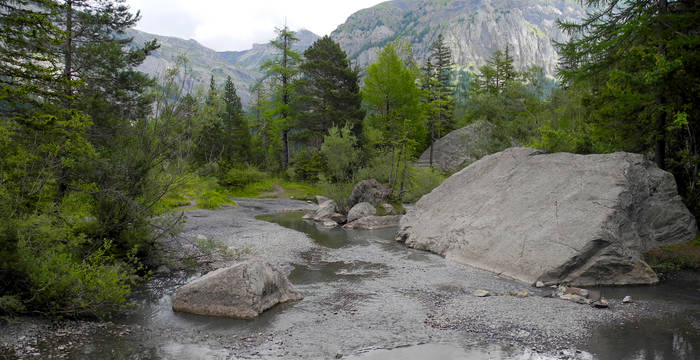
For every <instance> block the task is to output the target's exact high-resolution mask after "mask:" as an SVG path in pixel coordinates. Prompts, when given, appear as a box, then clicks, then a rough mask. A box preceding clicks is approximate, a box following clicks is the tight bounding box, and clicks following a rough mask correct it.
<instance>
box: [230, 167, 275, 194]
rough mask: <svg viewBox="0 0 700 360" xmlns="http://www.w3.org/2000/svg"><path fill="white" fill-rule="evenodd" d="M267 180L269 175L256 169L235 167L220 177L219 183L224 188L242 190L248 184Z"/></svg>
mask: <svg viewBox="0 0 700 360" xmlns="http://www.w3.org/2000/svg"><path fill="white" fill-rule="evenodd" d="M266 178H267V174H265V173H264V172H262V171H260V170H258V169H256V168H253V167H248V168H238V167H234V168H231V169H229V170H227V171H226V172H225V173H224V174H223V175H222V176H220V177H219V183H220V184H221V185H222V186H228V187H232V188H238V189H240V188H243V187H245V186H246V185H248V184H252V183H256V182H260V181H262V180H264V179H266Z"/></svg>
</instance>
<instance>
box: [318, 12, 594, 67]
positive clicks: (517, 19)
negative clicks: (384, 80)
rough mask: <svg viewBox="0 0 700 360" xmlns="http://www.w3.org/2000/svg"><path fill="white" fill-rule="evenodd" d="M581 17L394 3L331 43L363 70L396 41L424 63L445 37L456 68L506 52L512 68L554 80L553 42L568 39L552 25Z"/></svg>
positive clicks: (343, 29)
mask: <svg viewBox="0 0 700 360" xmlns="http://www.w3.org/2000/svg"><path fill="white" fill-rule="evenodd" d="M583 15H585V10H584V8H582V7H581V6H579V5H578V4H577V2H575V1H572V0H432V1H429V0H395V1H388V2H384V3H381V4H379V5H377V6H374V7H372V8H368V9H364V10H360V11H358V12H356V13H355V14H353V15H351V16H350V17H349V18H348V19H347V21H346V22H345V23H344V24H342V25H340V26H338V28H337V29H336V30H335V31H333V33H332V34H331V37H332V38H333V39H334V40H335V41H337V42H338V43H339V44H340V46H341V47H342V48H343V49H344V50H345V51H346V52H347V53H348V56H350V58H352V59H354V60H356V61H357V62H358V64H359V65H360V66H362V67H364V66H366V65H368V64H370V63H372V62H373V61H374V60H375V59H376V54H377V52H378V51H379V50H380V49H381V48H382V47H383V46H384V45H385V44H386V43H388V42H390V41H393V40H395V39H397V38H400V39H403V40H405V41H408V42H410V43H411V44H412V45H413V50H414V54H415V57H416V60H418V61H419V62H420V63H422V62H423V61H424V59H425V58H426V57H427V55H428V53H429V49H430V45H431V44H432V43H433V41H434V40H435V39H436V38H437V36H438V34H443V36H444V37H445V41H446V43H447V45H448V46H449V47H450V50H452V55H453V60H454V62H455V63H456V64H457V65H460V66H461V67H463V68H466V69H468V70H470V71H475V70H477V67H478V66H480V65H482V64H484V63H485V61H486V60H487V59H488V58H489V57H490V56H491V54H492V53H493V52H494V51H496V50H503V49H505V47H506V46H508V47H509V50H510V52H511V54H512V56H513V58H514V60H515V65H516V67H523V66H525V65H531V64H536V65H539V66H542V67H543V68H544V69H545V71H546V72H547V73H548V74H554V72H555V70H556V63H557V61H558V54H557V52H556V49H555V48H554V46H553V44H552V40H556V41H564V40H566V39H567V37H566V35H565V34H563V33H562V32H561V31H560V30H559V29H558V28H557V25H556V19H557V18H563V19H579V18H581V17H582V16H583Z"/></svg>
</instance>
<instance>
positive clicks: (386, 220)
mask: <svg viewBox="0 0 700 360" xmlns="http://www.w3.org/2000/svg"><path fill="white" fill-rule="evenodd" d="M399 221H401V215H389V216H376V215H375V216H365V217H363V218H359V219H357V220H355V221H353V222H351V223H347V224H345V225H343V228H345V229H356V230H377V229H386V228H391V227H398V226H399Z"/></svg>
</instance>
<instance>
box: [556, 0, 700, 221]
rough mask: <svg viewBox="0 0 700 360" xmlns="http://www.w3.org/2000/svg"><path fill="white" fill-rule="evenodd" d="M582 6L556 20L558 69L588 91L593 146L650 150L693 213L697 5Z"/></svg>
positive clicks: (646, 1)
mask: <svg viewBox="0 0 700 360" xmlns="http://www.w3.org/2000/svg"><path fill="white" fill-rule="evenodd" d="M584 3H585V4H586V5H592V7H591V9H592V11H591V12H590V13H589V14H588V16H587V17H586V18H585V19H582V21H581V22H560V26H561V27H562V29H563V30H565V31H567V32H568V33H569V34H570V35H571V39H570V40H569V41H568V42H566V43H561V44H557V45H558V47H559V53H560V54H561V55H562V62H561V64H560V73H559V74H560V76H561V77H562V78H563V80H564V81H565V84H566V85H573V86H585V87H586V88H587V90H588V93H589V94H590V96H589V97H588V98H587V99H586V101H587V104H586V107H587V108H588V109H590V117H589V119H588V120H587V123H589V124H590V125H591V134H592V138H593V139H595V141H596V143H595V144H594V145H595V146H596V147H598V149H597V150H601V151H606V152H609V151H619V150H623V151H632V152H640V153H651V152H653V153H654V159H655V161H656V163H657V165H658V166H659V167H660V168H662V169H667V170H669V171H671V172H672V173H673V174H674V175H675V178H676V182H677V183H678V189H679V192H680V193H681V195H682V196H683V197H684V199H685V201H686V204H687V205H688V207H689V208H691V211H693V212H694V213H695V214H697V212H698V210H699V209H700V205H698V204H700V203H699V202H698V200H699V199H700V196H699V195H698V192H699V191H698V179H700V173H699V172H698V170H697V169H698V165H699V164H700V155H699V154H700V148H699V147H698V145H697V144H698V139H697V134H698V132H699V131H700V128H699V127H700V122H698V119H700V110H699V109H698V107H697V105H696V103H697V94H698V92H700V85H698V84H700V82H699V81H698V78H700V68H698V66H697V64H698V61H699V60H700V58H699V57H698V54H700V51H698V49H699V48H700V38H699V37H698V36H697V29H698V24H700V4H698V2H697V1H695V2H693V1H666V0H662V1H657V0H635V1H626V2H624V3H620V2H618V1H612V0H605V1H599V0H595V1H594V0H588V1H585V2H584ZM678 114H687V117H686V116H685V115H681V116H680V117H678ZM683 118H685V119H686V120H687V121H684V120H682V119H683ZM677 120H678V121H677Z"/></svg>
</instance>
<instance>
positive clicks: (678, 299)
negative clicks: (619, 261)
mask: <svg viewBox="0 0 700 360" xmlns="http://www.w3.org/2000/svg"><path fill="white" fill-rule="evenodd" d="M258 219H260V220H265V221H269V222H274V223H276V224H279V225H281V226H284V227H287V228H290V229H294V230H297V231H301V232H303V233H305V234H307V235H308V236H309V237H311V238H312V239H313V240H314V241H315V242H316V243H317V244H318V245H320V246H319V248H318V250H315V251H311V252H309V253H307V254H304V256H303V258H304V261H303V262H301V263H298V264H294V268H293V270H292V271H291V274H290V275H289V279H290V281H291V282H292V283H293V284H294V285H295V286H296V287H297V288H298V289H299V290H300V291H301V292H302V293H303V294H304V295H305V299H304V300H303V301H301V302H298V303H292V304H284V305H279V306H276V307H274V308H273V309H270V310H268V311H266V312H265V313H263V314H262V315H261V316H260V317H259V318H257V319H255V320H247V321H246V320H232V319H222V318H214V317H204V316H196V315H188V314H179V313H174V312H173V311H172V310H171V305H172V296H173V294H174V292H175V289H176V288H177V286H179V285H180V284H181V283H184V282H185V281H187V280H188V279H185V278H183V279H182V281H180V282H179V283H178V284H172V283H169V285H167V286H162V285H160V284H158V283H157V282H154V283H153V284H151V288H150V289H147V291H144V292H143V294H142V295H141V297H140V299H139V306H138V309H137V311H135V312H134V313H133V314H132V315H130V316H129V317H127V318H123V319H117V320H116V321H117V322H118V323H122V324H128V325H130V326H132V327H135V328H137V329H138V328H142V329H149V331H144V332H143V334H144V335H143V336H141V335H139V334H132V335H131V336H125V337H119V336H112V335H100V334H97V335H93V336H92V337H91V338H90V339H88V341H87V342H86V343H87V345H85V346H82V347H81V348H80V349H78V350H77V351H74V352H73V353H72V354H71V355H70V358H72V359H96V358H115V359H116V358H131V359H230V358H233V359H237V358H291V357H295V358H307V356H305V355H303V354H305V348H306V349H309V348H313V350H310V351H309V353H308V358H333V357H335V355H336V354H337V355H338V356H341V354H342V353H346V355H343V356H342V357H343V358H345V359H368V360H369V359H387V360H390V359H407V360H410V359H464V360H469V359H494V360H497V359H518V360H538V359H559V358H570V359H590V358H595V359H602V360H608V359H609V360H613V359H615V360H627V359H629V360H637V359H640V360H652V359H653V360H663V359H669V360H671V359H679V360H686V359H688V360H689V359H698V358H700V313H699V312H698V310H697V309H698V307H697V306H693V305H697V304H700V280H698V279H697V278H695V277H684V278H682V279H678V280H676V281H671V282H667V283H665V284H664V285H661V286H656V287H632V288H630V287H626V288H605V289H600V290H601V291H603V292H604V294H605V295H606V296H608V297H621V296H624V295H631V296H632V297H633V298H634V299H655V301H659V302H660V303H661V304H666V303H667V304H668V306H676V305H691V306H689V307H688V308H692V309H695V310H688V311H682V312H680V313H678V314H677V315H676V316H670V317H668V316H667V317H663V318H661V319H658V318H657V319H647V320H639V321H632V322H622V323H616V324H612V325H609V326H605V327H599V328H597V329H596V330H595V331H594V332H593V333H592V334H590V337H589V338H588V339H587V340H585V344H583V345H582V346H580V347H579V349H580V350H572V351H570V352H566V351H565V352H561V353H559V355H556V356H555V357H551V356H552V355H551V354H550V355H549V357H548V356H546V355H542V354H541V353H540V352H537V351H533V350H532V349H530V348H526V347H523V346H521V345H517V344H500V343H499V342H497V341H493V342H488V341H486V342H484V341H472V340H470V339H469V338H468V336H465V333H464V332H459V331H453V330H449V329H447V330H442V329H433V328H431V327H426V326H425V325H424V324H423V322H424V321H425V318H426V312H425V310H421V308H422V307H423V306H420V305H416V302H415V301H414V300H410V299H409V300H406V296H405V295H404V294H405V293H406V292H405V291H403V290H401V289H397V286H396V285H395V283H396V282H402V283H401V286H406V287H409V285H410V284H405V283H407V282H408V283H410V282H411V281H415V282H416V283H418V282H421V281H424V280H421V279H422V278H421V276H422V275H420V274H421V269H423V268H435V269H438V270H439V271H442V272H445V271H448V270H449V271H453V270H452V269H453V268H454V269H457V270H459V266H456V265H452V264H450V263H449V262H446V261H445V260H444V259H442V258H440V257H438V256H436V255H433V254H429V253H425V252H420V251H416V250H412V249H407V248H405V247H403V246H402V245H400V244H397V243H396V242H394V241H393V235H394V231H395V229H387V230H378V231H354V230H352V231H346V230H343V229H323V228H320V227H317V226H316V225H315V224H313V223H309V222H305V221H303V220H301V214H300V213H288V214H282V215H273V216H261V217H258ZM343 251H346V252H343ZM347 254H365V255H368V254H371V257H360V258H348V256H347ZM368 256H369V255H368ZM445 267H447V270H443V268H445ZM395 269H401V270H402V271H401V272H397V271H396V270H395ZM404 269H405V270H404ZM457 270H454V271H457ZM436 271H437V270H436ZM405 272H414V273H415V275H412V274H408V275H407V276H406V274H404V273H405ZM401 276H403V277H401ZM426 276H428V277H431V276H432V277H434V276H433V275H430V274H428V275H426ZM400 279H408V280H400ZM412 279H413V280H412ZM499 281H500V280H499ZM533 300H534V299H533ZM396 309H400V310H399V311H398V312H395V313H393V312H392V310H393V311H395V310H396ZM428 311H429V310H428ZM299 324H302V325H299ZM251 334H254V335H257V338H258V340H255V339H253V336H251ZM406 334H412V335H411V336H408V337H409V338H411V339H413V340H411V341H410V342H408V343H407V342H406V338H407V335H406ZM260 338H263V340H260ZM232 339H233V340H235V341H233V340H232ZM265 339H266V340H265ZM249 341H250V342H251V344H252V345H251V346H249V347H246V345H245V344H246V342H249ZM264 341H267V342H264ZM222 344H224V345H222ZM241 344H243V345H241ZM250 349H253V350H250ZM300 354H302V355H300Z"/></svg>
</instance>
